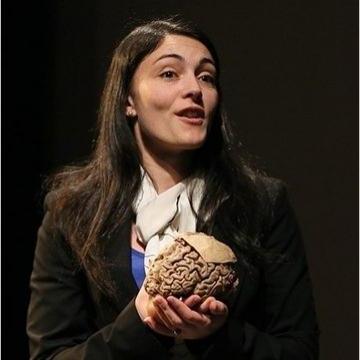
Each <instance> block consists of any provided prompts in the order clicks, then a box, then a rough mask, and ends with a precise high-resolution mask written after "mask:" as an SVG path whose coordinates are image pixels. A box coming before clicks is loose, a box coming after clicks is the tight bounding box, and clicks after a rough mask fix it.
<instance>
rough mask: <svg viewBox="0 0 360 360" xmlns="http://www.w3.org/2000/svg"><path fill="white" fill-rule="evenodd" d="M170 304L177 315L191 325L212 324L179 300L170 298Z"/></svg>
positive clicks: (204, 316) (205, 317)
mask: <svg viewBox="0 0 360 360" xmlns="http://www.w3.org/2000/svg"><path fill="white" fill-rule="evenodd" d="M168 302H169V304H170V306H171V307H172V308H173V309H174V310H175V311H176V313H177V314H178V315H179V316H180V317H181V318H182V319H183V320H184V321H185V322H186V323H187V324H191V325H198V326H206V325H208V324H209V323H210V319H209V318H208V317H207V316H206V315H204V314H201V313H199V312H197V311H194V310H191V309H190V308H189V307H188V306H186V305H185V304H184V303H183V302H181V301H180V300H179V299H177V298H175V297H173V296H169V297H168Z"/></svg>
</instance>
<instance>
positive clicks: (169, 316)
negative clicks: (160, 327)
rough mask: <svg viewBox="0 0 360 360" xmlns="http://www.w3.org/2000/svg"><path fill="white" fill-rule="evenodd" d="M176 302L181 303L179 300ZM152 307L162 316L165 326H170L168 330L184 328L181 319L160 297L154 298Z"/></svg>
mask: <svg viewBox="0 0 360 360" xmlns="http://www.w3.org/2000/svg"><path fill="white" fill-rule="evenodd" d="M178 301H179V302H180V303H182V302H181V301H180V300H178ZM154 305H155V306H156V307H157V309H159V313H160V314H161V315H162V316H164V318H165V321H166V324H169V325H170V329H181V328H182V327H183V326H184V322H183V320H182V319H181V317H179V315H178V314H177V313H176V312H175V311H174V310H173V309H172V308H171V307H170V306H169V304H168V302H167V301H166V300H165V299H164V298H163V297H162V296H156V297H155V300H154ZM184 306H185V305H184Z"/></svg>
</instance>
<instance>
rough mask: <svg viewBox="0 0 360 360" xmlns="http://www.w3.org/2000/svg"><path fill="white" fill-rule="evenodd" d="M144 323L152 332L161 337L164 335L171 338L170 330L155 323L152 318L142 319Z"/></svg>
mask: <svg viewBox="0 0 360 360" xmlns="http://www.w3.org/2000/svg"><path fill="white" fill-rule="evenodd" d="M144 323H145V324H146V325H147V326H148V327H149V328H150V329H151V330H153V331H155V332H157V333H159V334H161V335H165V336H171V337H172V336H173V332H172V331H171V330H169V329H168V328H167V327H165V326H164V325H163V324H161V323H159V322H157V321H156V320H155V319H154V318H152V317H150V316H149V317H147V318H145V319H144Z"/></svg>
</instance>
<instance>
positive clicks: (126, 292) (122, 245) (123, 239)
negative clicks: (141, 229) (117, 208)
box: [105, 219, 139, 311]
mask: <svg viewBox="0 0 360 360" xmlns="http://www.w3.org/2000/svg"><path fill="white" fill-rule="evenodd" d="M130 235H131V219H129V220H128V221H126V222H125V223H124V224H123V225H122V226H119V227H118V229H117V230H116V231H114V232H113V234H112V235H111V236H110V238H109V239H108V243H107V244H106V252H105V257H106V261H107V263H108V264H109V274H110V278H111V280H112V281H113V283H114V284H115V287H116V294H115V297H114V299H112V300H113V302H114V305H116V307H117V309H118V310H119V311H121V310H122V309H123V308H124V307H125V306H126V305H127V304H128V303H129V301H130V300H131V299H132V298H133V297H134V296H136V294H137V293H138V291H139V289H138V287H137V285H136V282H135V279H134V277H133V275H132V269H131V246H130Z"/></svg>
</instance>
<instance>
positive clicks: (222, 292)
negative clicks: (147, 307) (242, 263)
mask: <svg viewBox="0 0 360 360" xmlns="http://www.w3.org/2000/svg"><path fill="white" fill-rule="evenodd" d="M235 262H236V257H235V255H234V253H233V251H232V250H231V249H230V248H229V247H228V246H227V245H225V244H223V243H221V242H220V241H218V240H216V239H215V238H214V237H212V236H208V235H206V234H204V233H183V234H179V235H178V237H177V238H176V239H175V242H174V243H173V244H171V245H170V246H169V247H167V248H165V249H164V250H163V251H162V252H161V253H159V255H158V256H157V257H156V258H155V260H154V261H153V262H152V263H151V266H150V269H149V273H148V275H147V278H146V280H145V290H146V292H147V293H148V294H149V295H151V296H153V297H154V296H156V295H157V294H160V295H162V296H164V297H167V296H170V295H172V296H175V297H177V298H185V297H188V296H190V295H192V294H196V295H199V296H200V297H201V298H202V299H205V298H206V297H209V296H214V297H216V298H219V299H223V300H225V299H226V298H227V297H228V296H229V295H230V294H231V293H232V292H233V290H234V289H235V288H236V287H237V285H238V283H239V280H238V278H237V275H236V272H235V270H234V268H233V265H234V263H235Z"/></svg>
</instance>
